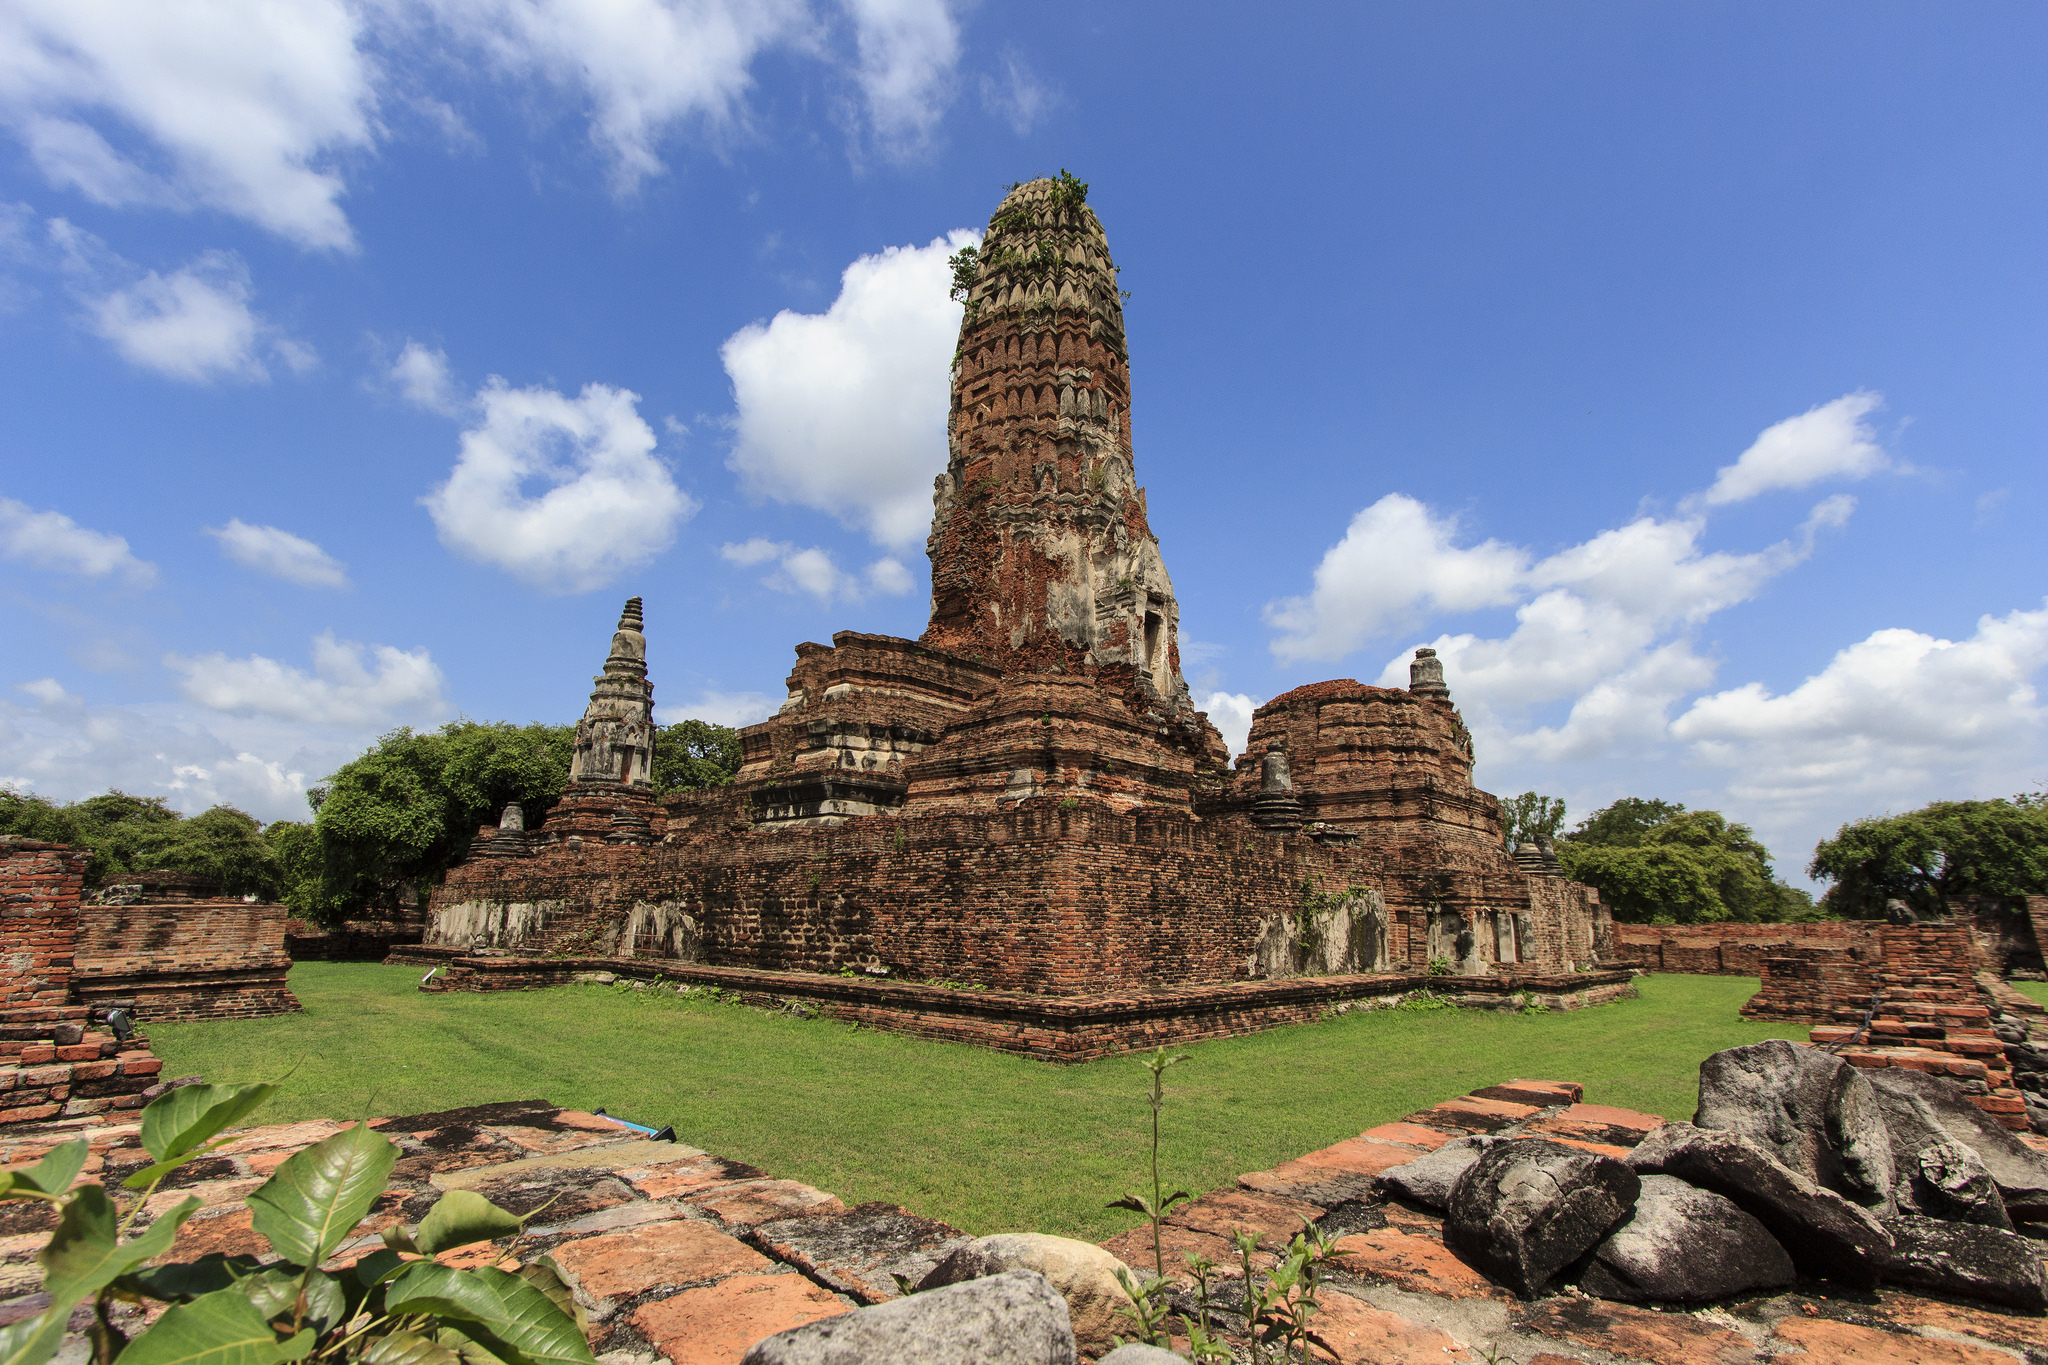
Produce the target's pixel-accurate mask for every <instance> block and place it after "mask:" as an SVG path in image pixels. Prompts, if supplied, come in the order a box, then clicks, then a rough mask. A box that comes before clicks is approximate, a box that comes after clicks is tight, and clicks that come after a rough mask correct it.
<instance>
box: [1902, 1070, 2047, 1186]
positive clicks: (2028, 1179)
mask: <svg viewBox="0 0 2048 1365" xmlns="http://www.w3.org/2000/svg"><path fill="white" fill-rule="evenodd" d="M1869 1077H1870V1084H1871V1086H1872V1087H1873V1090H1874V1091H1875V1093H1877V1094H1879V1095H1880V1096H1883V1097H1885V1099H1886V1100H1887V1101H1891V1100H1895V1099H1909V1100H1912V1101H1915V1102H1916V1103H1915V1105H1914V1108H1915V1112H1916V1113H1918V1114H1920V1115H1924V1117H1925V1118H1926V1119H1927V1120H1930V1121H1932V1122H1934V1123H1937V1124H1939V1125H1940V1127H1941V1131H1942V1132H1943V1133H1944V1134H1945V1135H1946V1136H1947V1138H1948V1140H1949V1141H1950V1142H1953V1143H1955V1144H1956V1145H1957V1146H1959V1147H1964V1148H1967V1149H1968V1150H1969V1151H1970V1153H1971V1154H1972V1155H1974V1156H1975V1157H1976V1158H1977V1160H1978V1161H1980V1162H1982V1163H1983V1165H1984V1169H1985V1170H1986V1171H1988V1172H1989V1173H1990V1175H1991V1179H1992V1182H1993V1183H1994V1184H1996V1185H1997V1186H1998V1193H1999V1195H2000V1196H2001V1197H2002V1198H2003V1199H2004V1201H2005V1207H2006V1211H2007V1212H2008V1213H2009V1214H2011V1216H2012V1217H2014V1218H2023V1219H2027V1220H2029V1221H2033V1222H2044V1221H2048V1155H2044V1154H2042V1153H2040V1152H2037V1151H2035V1150H2034V1149H2033V1148H2031V1147H2029V1146H2027V1145H2026V1144H2025V1143H2023V1142H2021V1141H2020V1140H2019V1139H2018V1138H2016V1137H2014V1136H2013V1135H2012V1130H2010V1129H2009V1128H2007V1127H2006V1126H2005V1125H2004V1124H2002V1123H2000V1122H1999V1121H1998V1120H1997V1119H1995V1118H1993V1117H1991V1115H1989V1114H1987V1113H1985V1112H1984V1111H1983V1110H1982V1109H1979V1108H1978V1107H1977V1106H1976V1105H1974V1104H1972V1103H1970V1097H1969V1096H1968V1095H1967V1094H1965V1093H1964V1091H1963V1088H1962V1086H1960V1085H1958V1084H1957V1083H1956V1082H1954V1081H1952V1080H1950V1079H1949V1078H1948V1077H1946V1076H1930V1075H1928V1074H1927V1073H1926V1072H1924V1071H1908V1070H1906V1069H1905V1068H1903V1067H1886V1068H1885V1069H1884V1070H1882V1071H1872V1072H1870V1073H1869ZM1887 1112H1888V1113H1889V1112H1890V1106H1889V1105H1888V1109H1887Z"/></svg>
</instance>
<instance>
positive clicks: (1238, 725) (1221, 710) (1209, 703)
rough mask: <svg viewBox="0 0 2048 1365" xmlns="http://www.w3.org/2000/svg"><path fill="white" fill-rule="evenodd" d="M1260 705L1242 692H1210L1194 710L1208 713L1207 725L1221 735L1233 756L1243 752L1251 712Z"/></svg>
mask: <svg viewBox="0 0 2048 1365" xmlns="http://www.w3.org/2000/svg"><path fill="white" fill-rule="evenodd" d="M1262 705H1264V703H1263V702H1261V701H1259V700H1257V699H1255V698H1253V697H1251V696H1249V695H1247V694H1246V693H1243V692H1211V693H1210V694H1209V695H1208V696H1207V697H1206V698H1203V699H1202V700H1200V701H1197V702H1196V703H1195V709H1196V710H1198V711H1207V712H1208V713H1209V723H1210V724H1211V725H1214V726H1215V727H1216V729H1217V730H1218V731H1219V732H1220V733H1221V734H1222V736H1223V742H1224V743H1225V744H1228V745H1229V746H1230V752H1231V754H1232V755H1233V756H1234V755H1237V754H1241V753H1243V752H1244V745H1245V741H1246V740H1247V739H1249V738H1250V737H1251V733H1252V712H1254V711H1256V710H1258V709H1259V707H1260V706H1262Z"/></svg>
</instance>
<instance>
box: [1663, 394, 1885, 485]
mask: <svg viewBox="0 0 2048 1365" xmlns="http://www.w3.org/2000/svg"><path fill="white" fill-rule="evenodd" d="M1883 406H1884V395H1883V394H1879V393H1867V392H1864V391H1862V390H1858V391H1857V392H1855V393H1845V394H1843V395H1842V396H1841V397H1840V398H1837V399H1835V400H1834V401H1833V402H1832V403H1823V404H1821V405H1820V406H1819V407H1817V408H1812V409H1810V410H1808V411H1806V412H1803V413H1801V414H1800V415H1799V416H1797V417H1787V418H1786V419H1785V420H1784V421H1782V422H1779V423H1777V424H1776V425H1774V426H1771V427H1767V428H1765V430H1764V432H1763V434H1762V435H1760V436H1758V437H1757V438H1756V441H1755V443H1754V444H1752V445H1751V446H1750V448H1749V449H1748V450H1745V451H1743V452H1742V455H1741V457H1740V458H1738V459H1737V460H1736V461H1735V463H1734V464H1731V465H1723V466H1722V467H1721V469H1720V470H1719V472H1718V473H1717V474H1716V476H1715V479H1714V485H1713V487H1711V488H1709V489H1708V490H1707V491H1706V492H1705V493H1704V494H1701V495H1699V496H1700V497H1701V499H1703V500H1704V502H1705V503H1706V505H1708V506H1710V507H1716V506H1720V505H1722V504H1724V503H1731V502H1743V501H1746V500H1747V499H1750V498H1754V497H1756V496H1758V495H1759V494H1763V493H1769V492H1773V491H1775V490H1777V489H1781V488H1805V487H1807V486H1808V485H1809V484H1815V483H1819V482H1820V481H1821V480H1822V479H1864V478H1868V477H1869V476H1870V475H1872V474H1876V473H1878V472H1880V471H1882V470H1886V469H1891V468H1893V467H1894V466H1893V463H1892V459H1891V457H1890V456H1889V455H1887V454H1885V452H1884V448H1883V447H1882V446H1880V445H1878V443H1877V433H1876V432H1874V431H1872V430H1871V429H1870V426H1869V424H1868V423H1866V422H1865V421H1864V420H1863V419H1864V417H1866V416H1868V415H1869V414H1870V413H1872V412H1875V411H1876V410H1877V409H1878V408H1880V407H1883Z"/></svg>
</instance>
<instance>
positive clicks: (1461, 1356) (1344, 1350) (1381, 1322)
mask: <svg viewBox="0 0 2048 1365" xmlns="http://www.w3.org/2000/svg"><path fill="white" fill-rule="evenodd" d="M1316 1307H1317V1310H1318V1311H1317V1313H1316V1315H1315V1317H1314V1318H1312V1319H1311V1322H1313V1324H1314V1327H1315V1333H1316V1335H1317V1336H1318V1337H1319V1338H1321V1339H1322V1341H1323V1342H1324V1343H1325V1345H1326V1347H1327V1348H1328V1352H1329V1354H1330V1355H1331V1356H1332V1357H1334V1359H1335V1362H1336V1365H1465V1362H1469V1361H1472V1360H1473V1359H1474V1357H1473V1356H1472V1355H1471V1354H1470V1353H1469V1352H1467V1351H1466V1350H1465V1349H1464V1343H1462V1342H1460V1341H1459V1340H1458V1339H1457V1338H1455V1337H1453V1336H1451V1335H1450V1334H1448V1333H1446V1332H1442V1331H1439V1330H1438V1329H1436V1328H1434V1327H1428V1326H1425V1325H1423V1324H1422V1323H1419V1322H1416V1321H1415V1320H1414V1319H1412V1318H1405V1317H1402V1316H1401V1315H1400V1314H1399V1313H1392V1312H1388V1311H1387V1310H1386V1309H1384V1308H1374V1307H1373V1306H1372V1305H1370V1304H1368V1303H1365V1302H1363V1301H1361V1300H1359V1299H1356V1298H1353V1297H1352V1296H1351V1295H1349V1294H1346V1293H1344V1292H1343V1291H1341V1290H1338V1289H1334V1288H1332V1289H1326V1290H1325V1291H1324V1292H1323V1293H1322V1294H1321V1295H1319V1296H1318V1298H1317V1300H1316Z"/></svg>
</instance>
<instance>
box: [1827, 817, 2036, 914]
mask: <svg viewBox="0 0 2048 1365" xmlns="http://www.w3.org/2000/svg"><path fill="white" fill-rule="evenodd" d="M1807 874H1808V875H1809V876H1811V877H1814V878H1816V879H1817V880H1821V881H1829V882H1833V883H1834V886H1833V887H1832V888H1830V890H1829V891H1828V895H1827V904H1828V905H1829V907H1830V908H1831V909H1833V910H1835V912H1836V913H1838V914H1843V915H1850V916H1854V917H1857V918H1867V919H1875V918H1881V917H1882V916H1883V915H1884V912H1885V902H1887V901H1892V900H1901V901H1904V902H1906V904H1908V905H1910V906H1912V907H1913V908H1914V909H1915V910H1916V911H1918V912H1920V913H1921V914H1947V913H1949V912H1950V911H1951V910H1952V909H1953V908H1955V902H1956V901H1957V900H1958V899H1960V898H1963V897H1970V896H1996V897H2007V896H2023V895H2029V894H2035V895H2038V894H2041V893H2043V892H2048V806H2044V805H2043V804H2042V802H2041V801H2040V799H2039V796H2038V794H2036V795H2032V796H2020V797H2015V798H2014V799H2012V800H2010V801H2004V800H1993V801H1936V802H1934V803H1933V804H1932V805H1929V806H1923V807H1921V808H1920V809H1919V810H1916V811H1909V812H1908V813H1906V814H1904V815H1887V816H1879V817H1874V818H1872V819H1868V820H1858V821H1856V822H1854V823H1853V824H1847V825H1844V826H1842V828H1841V829H1840V830H1838V831H1837V832H1836V834H1835V837H1834V838H1832V839H1823V840H1821V842H1820V843H1819V844H1818V845H1816V846H1815V848H1814V850H1813V863H1812V865H1811V866H1810V867H1808V868H1807Z"/></svg>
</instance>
